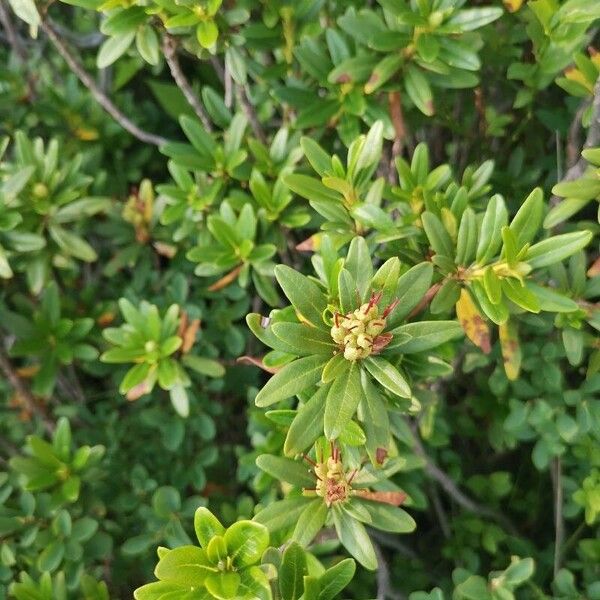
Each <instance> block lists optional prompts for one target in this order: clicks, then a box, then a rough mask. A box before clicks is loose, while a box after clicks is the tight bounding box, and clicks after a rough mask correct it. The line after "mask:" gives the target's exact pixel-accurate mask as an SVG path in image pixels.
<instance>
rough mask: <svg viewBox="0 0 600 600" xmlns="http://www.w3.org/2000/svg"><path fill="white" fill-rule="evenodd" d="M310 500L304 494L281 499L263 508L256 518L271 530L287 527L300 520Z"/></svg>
mask: <svg viewBox="0 0 600 600" xmlns="http://www.w3.org/2000/svg"><path fill="white" fill-rule="evenodd" d="M308 502H310V501H309V500H308V499H307V498H305V497H304V496H301V497H298V498H286V499H285V500H279V501H277V502H273V503H272V504H269V505H268V506H266V507H265V508H263V509H262V510H261V511H260V512H258V513H257V514H256V516H255V517H254V520H255V521H256V522H257V523H262V524H263V525H264V526H265V527H266V528H267V529H268V530H269V531H271V532H275V531H279V530H280V529H287V528H289V527H291V526H292V525H295V524H296V523H297V522H298V519H299V518H300V515H301V514H302V512H303V511H304V509H305V508H306V505H307V503H308Z"/></svg>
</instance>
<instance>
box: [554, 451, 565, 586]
mask: <svg viewBox="0 0 600 600" xmlns="http://www.w3.org/2000/svg"><path fill="white" fill-rule="evenodd" d="M550 475H551V476H552V487H553V488H554V578H555V579H556V575H557V573H558V572H559V570H560V563H561V559H562V551H563V544H564V539H565V522H564V520H563V514H562V511H563V486H562V462H561V460H560V457H559V456H557V457H556V458H555V459H554V460H553V461H552V467H551V470H550Z"/></svg>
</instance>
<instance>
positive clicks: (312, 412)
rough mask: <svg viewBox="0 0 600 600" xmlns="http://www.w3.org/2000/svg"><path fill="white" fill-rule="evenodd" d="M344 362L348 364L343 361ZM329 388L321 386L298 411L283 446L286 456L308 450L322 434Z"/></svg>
mask: <svg viewBox="0 0 600 600" xmlns="http://www.w3.org/2000/svg"><path fill="white" fill-rule="evenodd" d="M344 362H346V363H347V362H348V361H346V360H344ZM328 391H329V387H328V386H326V385H324V386H321V387H320V388H319V389H318V390H317V392H316V393H315V394H313V396H312V397H311V398H310V400H308V402H306V404H304V405H303V406H302V407H301V408H299V409H298V412H297V413H296V416H295V417H294V420H293V421H292V424H291V425H290V428H289V430H288V433H287V436H286V438H285V443H284V445H283V452H284V454H285V455H286V456H295V455H296V454H300V452H304V451H305V450H306V449H307V448H309V447H310V446H311V445H312V444H313V443H314V442H315V440H316V439H317V438H318V437H319V436H320V435H321V434H322V433H323V418H324V415H325V400H326V398H327V393H328Z"/></svg>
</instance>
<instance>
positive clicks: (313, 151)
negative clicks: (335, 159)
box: [300, 137, 331, 177]
mask: <svg viewBox="0 0 600 600" xmlns="http://www.w3.org/2000/svg"><path fill="white" fill-rule="evenodd" d="M300 146H301V147H302V150H303V151H304V156H306V158H307V160H308V162H309V163H310V165H311V167H312V168H313V169H314V170H315V171H316V172H317V173H318V174H319V175H320V176H321V177H323V176H325V175H326V174H329V173H330V172H331V156H329V154H327V152H325V150H323V148H321V146H319V144H317V142H315V141H314V140H313V139H312V138H309V137H302V138H300Z"/></svg>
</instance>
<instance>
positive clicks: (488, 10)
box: [444, 6, 503, 32]
mask: <svg viewBox="0 0 600 600" xmlns="http://www.w3.org/2000/svg"><path fill="white" fill-rule="evenodd" d="M502 12H503V11H502V9H501V8H498V7H495V6H494V7H492V6H486V7H483V8H467V9H463V10H459V11H457V12H456V13H454V14H453V15H452V16H451V17H450V18H449V19H448V20H447V21H446V22H445V23H444V27H445V28H448V29H450V30H451V31H452V32H454V31H456V32H463V31H473V30H474V29H479V28H480V27H483V26H484V25H487V24H488V23H492V22H493V21H496V20H497V19H499V18H500V17H501V16H502Z"/></svg>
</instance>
